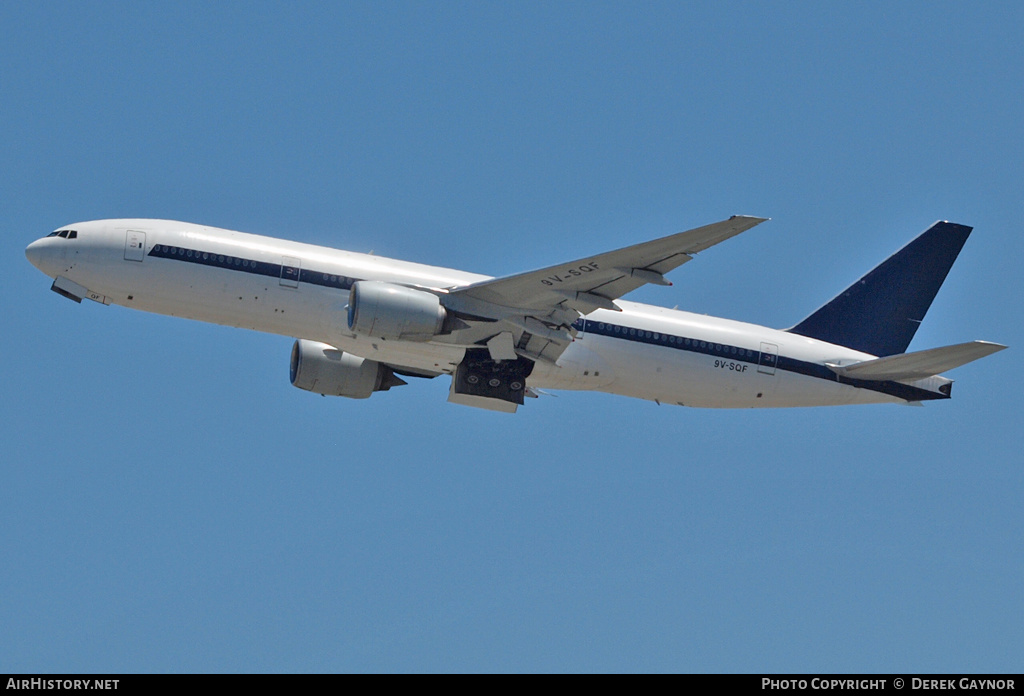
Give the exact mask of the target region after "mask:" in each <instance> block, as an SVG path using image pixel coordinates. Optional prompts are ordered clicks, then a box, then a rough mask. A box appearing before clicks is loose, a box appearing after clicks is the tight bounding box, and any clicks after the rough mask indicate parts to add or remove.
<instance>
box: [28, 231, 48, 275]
mask: <svg viewBox="0 0 1024 696" xmlns="http://www.w3.org/2000/svg"><path fill="white" fill-rule="evenodd" d="M43 246H44V244H43V240H42V239H37V240H36V241H34V242H32V243H31V244H29V245H28V246H27V247H25V258H27V259H28V261H29V263H31V264H32V265H33V266H35V267H36V268H38V269H39V270H40V271H41V270H43V266H42V264H43V256H44V252H43Z"/></svg>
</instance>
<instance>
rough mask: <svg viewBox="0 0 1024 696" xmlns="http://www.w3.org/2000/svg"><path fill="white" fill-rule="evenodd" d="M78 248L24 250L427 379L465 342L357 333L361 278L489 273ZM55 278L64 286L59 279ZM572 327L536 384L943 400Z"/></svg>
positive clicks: (329, 258)
mask: <svg viewBox="0 0 1024 696" xmlns="http://www.w3.org/2000/svg"><path fill="white" fill-rule="evenodd" d="M67 229H74V230H75V231H76V232H77V236H76V238H74V239H67V238H61V237H52V236H51V237H46V238H43V239H41V240H38V241H37V242H34V243H33V244H32V245H31V246H30V247H29V249H28V251H27V252H26V253H27V255H28V256H29V258H30V260H32V262H33V263H34V264H35V265H36V266H38V267H39V268H40V269H41V270H43V271H44V272H45V273H46V274H47V275H49V276H51V277H53V278H58V279H60V278H63V279H67V280H69V281H71V282H72V283H74V284H77V285H78V286H81V287H82V288H84V289H87V290H88V293H87V294H85V297H87V298H88V299H95V300H97V301H100V302H103V303H105V304H118V305H123V306H126V307H133V308H135V309H141V310H144V311H148V312H156V313H159V314H167V315H171V316H178V317H184V318H188V319H197V320H200V321H206V322H212V323H216V324H224V325H228V326H235V327H240V328H247V329H254V330H256V331H263V332H267V333H274V334H281V335H284V336H291V337H298V338H305V339H310V340H314V341H319V342H322V343H328V344H331V345H333V346H336V347H337V348H339V349H340V350H342V351H345V352H349V353H352V354H354V355H357V356H360V357H363V358H367V359H371V360H376V361H379V362H382V363H386V364H391V365H399V366H402V367H404V368H409V369H412V370H421V371H425V372H433V373H437V372H446V373H451V372H452V371H453V370H454V369H455V367H456V366H457V365H458V364H459V363H460V361H461V360H462V357H463V355H464V353H465V349H466V347H465V346H460V345H453V344H451V343H445V342H443V341H442V340H435V341H427V342H410V341H385V340H381V339H376V338H369V337H366V336H362V335H358V334H356V333H353V332H352V331H350V330H349V328H348V324H347V321H346V306H347V303H348V300H349V288H350V286H351V283H352V282H353V281H354V280H381V281H387V282H392V283H397V284H402V285H408V286H415V287H420V288H424V289H430V290H431V291H434V292H440V293H443V292H444V290H445V288H450V287H452V286H464V285H467V284H470V283H474V282H479V281H482V280H486V279H488V276H483V275H478V274H474V273H466V272H463V271H457V270H451V269H447V268H439V267H433V266H426V265H422V264H416V263H409V262H405V261H396V260H392V259H386V258H381V257H377V256H372V255H367V254H358V253H352V252H347V251H340V250H335V249H329V248H325V247H320V246H314V245H310V244H302V243H298V242H291V241H286V240H282V239H275V238H271V237H263V236H258V235H252V234H245V233H242V232H234V231H229V230H223V229H217V228H213V227H207V226H202V225H195V224H190V223H182V222H172V221H166V220H104V221H96V222H86V223H79V224H76V225H70V226H68V228H67ZM58 282H60V281H59V280H58ZM617 304H618V305H619V306H620V307H621V308H622V311H621V312H616V311H611V310H605V309H599V310H597V311H595V312H593V313H591V314H589V315H588V316H586V317H585V319H582V320H580V321H579V322H577V324H576V326H577V328H579V329H581V330H579V332H578V335H577V337H576V340H575V341H573V342H572V343H571V344H570V345H569V347H568V348H567V349H566V350H565V352H564V353H563V354H562V355H561V357H560V358H559V359H558V361H557V364H554V365H552V364H549V363H545V362H538V363H537V364H536V366H535V368H534V370H533V373H532V374H531V375H530V377H529V380H528V385H529V386H531V387H534V388H540V389H545V388H547V389H581V390H593V391H603V392H609V393H613V394H621V395H624V396H631V397H637V398H642V399H650V400H657V401H659V402H662V403H669V404H680V405H685V406H701V407H724V408H752V407H781V406H821V405H840V404H853V403H906V402H907V401H917V400H921V399H927V398H945V397H944V396H943V395H942V394H940V393H939V392H938V391H937V389H938V386H939V383H940V382H948V380H944V379H943V378H930V379H929V380H920V381H918V382H914V383H908V384H900V383H892V382H886V383H874V384H866V385H865V384H861V385H855V384H851V383H841V382H840V381H839V380H838V379H837V378H836V377H835V375H834V374H833V373H832V372H831V371H829V369H828V368H827V367H826V366H825V364H826V363H832V364H836V363H850V362H857V361H861V360H866V359H870V358H871V357H873V356H870V355H867V354H865V353H861V352H858V351H854V350H850V349H848V348H843V347H841V346H836V345H832V344H829V343H824V342H822V341H818V340H814V339H810V338H805V337H803V336H799V335H796V334H792V333H787V332H785V331H780V330H777V329H771V328H767V327H763V326H757V325H754V324H746V323H742V322H737V321H731V320H727V319H718V318H714V317H708V316H703V315H697V314H692V313H690V312H683V311H677V310H670V309H664V308H661V307H655V306H651V305H644V304H638V303H633V302H626V301H621V300H620V301H618V302H617Z"/></svg>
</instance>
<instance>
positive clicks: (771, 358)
mask: <svg viewBox="0 0 1024 696" xmlns="http://www.w3.org/2000/svg"><path fill="white" fill-rule="evenodd" d="M778 362H779V347H778V346H777V345H775V344H774V343H764V342H762V343H761V358H760V359H759V360H758V361H757V371H758V372H760V373H761V374H765V375H774V374H775V368H776V367H777V366H778Z"/></svg>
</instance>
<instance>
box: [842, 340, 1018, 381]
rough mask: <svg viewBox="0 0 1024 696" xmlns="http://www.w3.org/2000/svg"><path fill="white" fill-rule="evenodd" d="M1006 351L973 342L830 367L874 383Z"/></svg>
mask: <svg viewBox="0 0 1024 696" xmlns="http://www.w3.org/2000/svg"><path fill="white" fill-rule="evenodd" d="M1004 348H1006V346H1004V345H1000V344H998V343H990V342H988V341H971V342H969V343H959V344H957V345H954V346H943V347H942V348H931V349H929V350H921V351H916V352H914V353H903V354H900V355H890V356H888V357H884V358H876V359H874V360H864V361H862V362H859V363H854V364H852V365H831V364H830V365H828V368H829V369H830V370H832V371H833V372H835V373H836V374H838V375H841V376H843V377H851V378H855V379H865V380H872V381H884V380H910V379H924V378H926V377H932V376H934V375H937V374H939V373H942V372H945V371H946V370H952V369H953V368H954V367H960V366H961V365H966V364H967V363H969V362H973V361H975V360H980V359H981V358H984V357H986V356H988V355H992V354H993V353H997V352H999V351H1001V350H1003V349H1004Z"/></svg>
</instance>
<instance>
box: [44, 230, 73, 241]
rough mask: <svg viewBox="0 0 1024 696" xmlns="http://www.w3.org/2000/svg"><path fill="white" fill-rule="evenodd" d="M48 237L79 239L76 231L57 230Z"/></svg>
mask: <svg viewBox="0 0 1024 696" xmlns="http://www.w3.org/2000/svg"><path fill="white" fill-rule="evenodd" d="M46 236H47V237H63V238H64V239H78V232H77V231H76V230H57V231H56V232H51V233H50V234H48V235H46Z"/></svg>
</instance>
